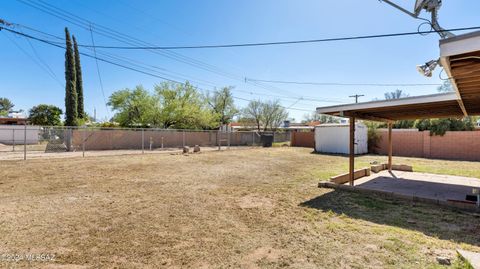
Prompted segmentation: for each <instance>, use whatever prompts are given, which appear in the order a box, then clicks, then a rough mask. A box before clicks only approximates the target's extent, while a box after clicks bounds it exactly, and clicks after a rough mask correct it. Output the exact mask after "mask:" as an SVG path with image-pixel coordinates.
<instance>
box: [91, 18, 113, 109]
mask: <svg viewBox="0 0 480 269" xmlns="http://www.w3.org/2000/svg"><path fill="white" fill-rule="evenodd" d="M90 38H91V39H92V45H94V46H95V40H94V39H93V32H92V27H91V26H90ZM93 56H95V65H96V66H97V75H98V81H99V83H100V89H101V90H102V96H103V103H104V104H105V109H106V111H107V116H108V117H109V118H110V112H109V111H108V104H107V98H105V90H104V88H103V81H102V75H101V74H100V67H99V65H98V59H97V50H96V48H95V47H93Z"/></svg>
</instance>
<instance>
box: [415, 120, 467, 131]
mask: <svg viewBox="0 0 480 269" xmlns="http://www.w3.org/2000/svg"><path fill="white" fill-rule="evenodd" d="M415 127H416V128H418V130H419V131H430V134H431V135H445V133H446V132H447V131H473V130H475V123H474V119H473V118H471V117H465V118H463V119H455V118H445V119H424V120H418V121H416V122H415Z"/></svg>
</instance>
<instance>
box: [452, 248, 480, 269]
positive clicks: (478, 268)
mask: <svg viewBox="0 0 480 269" xmlns="http://www.w3.org/2000/svg"><path fill="white" fill-rule="evenodd" d="M457 252H458V254H459V255H460V256H462V257H463V258H464V259H465V260H467V261H468V262H469V263H470V265H471V266H472V267H473V268H474V269H480V253H476V252H472V251H466V250H462V249H457Z"/></svg>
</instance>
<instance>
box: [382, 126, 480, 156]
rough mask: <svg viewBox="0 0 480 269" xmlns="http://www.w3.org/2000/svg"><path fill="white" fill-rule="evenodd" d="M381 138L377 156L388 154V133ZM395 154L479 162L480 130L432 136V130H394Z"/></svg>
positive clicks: (383, 131)
mask: <svg viewBox="0 0 480 269" xmlns="http://www.w3.org/2000/svg"><path fill="white" fill-rule="evenodd" d="M379 135H380V137H381V140H380V142H379V143H378V144H377V146H378V148H377V153H379V154H387V153H388V132H387V131H386V130H379ZM392 139H393V155H394V156H406V157H423V158H436V159H450V160H465V161H480V131H466V132H447V133H446V134H445V135H444V136H438V135H434V136H431V135H430V132H429V131H424V132H419V131H411V130H393V133H392Z"/></svg>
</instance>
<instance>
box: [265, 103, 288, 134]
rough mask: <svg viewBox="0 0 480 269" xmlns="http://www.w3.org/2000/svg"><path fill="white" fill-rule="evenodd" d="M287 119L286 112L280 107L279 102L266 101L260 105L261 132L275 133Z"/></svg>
mask: <svg viewBox="0 0 480 269" xmlns="http://www.w3.org/2000/svg"><path fill="white" fill-rule="evenodd" d="M287 118H288V112H287V110H286V109H285V108H284V107H283V106H281V105H280V101H278V100H273V101H267V102H265V103H263V105H262V119H263V131H266V130H267V129H269V130H272V131H275V130H276V129H277V128H278V127H279V126H280V124H281V123H282V122H283V121H284V120H286V119H287Z"/></svg>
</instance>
